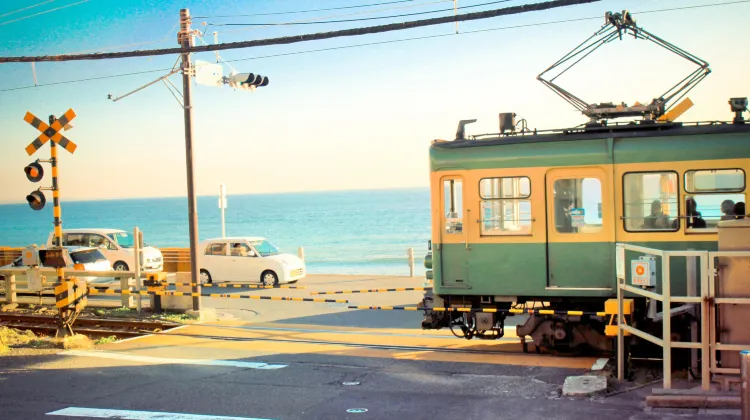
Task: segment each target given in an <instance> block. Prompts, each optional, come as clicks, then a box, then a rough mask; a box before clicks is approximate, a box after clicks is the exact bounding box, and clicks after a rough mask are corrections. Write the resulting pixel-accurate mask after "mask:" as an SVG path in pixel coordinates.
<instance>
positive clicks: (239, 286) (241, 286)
mask: <svg viewBox="0 0 750 420" xmlns="http://www.w3.org/2000/svg"><path fill="white" fill-rule="evenodd" d="M172 285H174V286H195V285H196V283H169V284H168V286H172ZM201 286H203V287H225V288H235V289H307V286H281V285H279V286H257V285H255V284H224V283H217V284H214V283H211V284H208V283H203V284H201Z"/></svg>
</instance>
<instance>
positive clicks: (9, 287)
mask: <svg viewBox="0 0 750 420" xmlns="http://www.w3.org/2000/svg"><path fill="white" fill-rule="evenodd" d="M30 272H31V270H29V268H26V267H18V268H3V269H0V277H4V280H3V281H2V283H3V285H2V286H3V287H2V288H1V289H0V290H2V291H3V294H4V295H5V296H4V297H5V302H6V303H32V304H49V303H51V304H54V303H55V291H54V283H55V281H56V280H57V274H56V272H55V269H54V268H47V267H42V268H39V269H38V272H39V275H41V276H44V277H43V279H42V283H41V289H30V288H29V281H28V279H29V275H30ZM65 276H66V277H67V276H73V277H94V278H97V279H112V281H111V282H108V283H97V282H89V286H90V287H96V288H97V289H128V288H131V287H135V286H136V283H135V273H134V272H132V271H85V270H74V269H70V270H69V269H66V270H65ZM118 280H119V281H118ZM19 293H24V294H35V295H34V296H18V294H19ZM106 296H110V298H109V299H107V298H106ZM106 296H105V295H102V296H99V295H95V296H89V303H88V306H90V307H111V306H113V302H114V300H113V299H112V298H111V296H116V295H106ZM136 297H140V296H130V295H122V299H121V300H120V303H119V304H117V305H116V306H117V307H121V306H124V307H127V308H133V307H134V298H136ZM92 298H99V299H92ZM107 302H109V303H110V304H109V305H107Z"/></svg>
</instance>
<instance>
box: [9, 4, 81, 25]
mask: <svg viewBox="0 0 750 420" xmlns="http://www.w3.org/2000/svg"><path fill="white" fill-rule="evenodd" d="M89 1H91V0H81V1H79V2H76V3H70V4H66V5H64V6H60V7H55V8H54V9H49V10H45V11H43V12H39V13H34V14H33V15H27V16H24V17H20V18H18V19H13V20H6V21H5V22H0V26H3V25H7V24H9V23H15V22H19V21H22V20H25V19H29V18H33V17H36V16H39V15H44V14H47V13H52V12H56V11H58V10H61V9H66V8H68V7H73V6H76V5H79V4H83V3H88V2H89Z"/></svg>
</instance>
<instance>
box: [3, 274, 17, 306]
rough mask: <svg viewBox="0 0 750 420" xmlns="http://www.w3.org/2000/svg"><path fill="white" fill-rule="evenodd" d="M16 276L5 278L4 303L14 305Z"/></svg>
mask: <svg viewBox="0 0 750 420" xmlns="http://www.w3.org/2000/svg"><path fill="white" fill-rule="evenodd" d="M16 300H17V295H16V275H15V274H11V275H10V276H5V302H6V303H16Z"/></svg>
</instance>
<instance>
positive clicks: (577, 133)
mask: <svg viewBox="0 0 750 420" xmlns="http://www.w3.org/2000/svg"><path fill="white" fill-rule="evenodd" d="M728 133H750V124H734V123H732V122H726V121H709V122H694V123H675V122H668V123H645V124H644V123H638V122H631V123H625V124H616V125H610V126H602V127H581V126H579V127H573V128H565V129H554V130H544V131H537V130H526V131H519V132H513V133H494V134H481V135H475V136H470V137H469V138H468V139H457V140H434V141H433V142H432V146H433V147H438V148H463V147H482V146H497V145H501V146H502V145H511V144H528V143H547V142H560V141H576V140H596V139H609V138H616V139H625V138H640V137H674V136H689V135H700V134H703V135H706V134H728Z"/></svg>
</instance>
